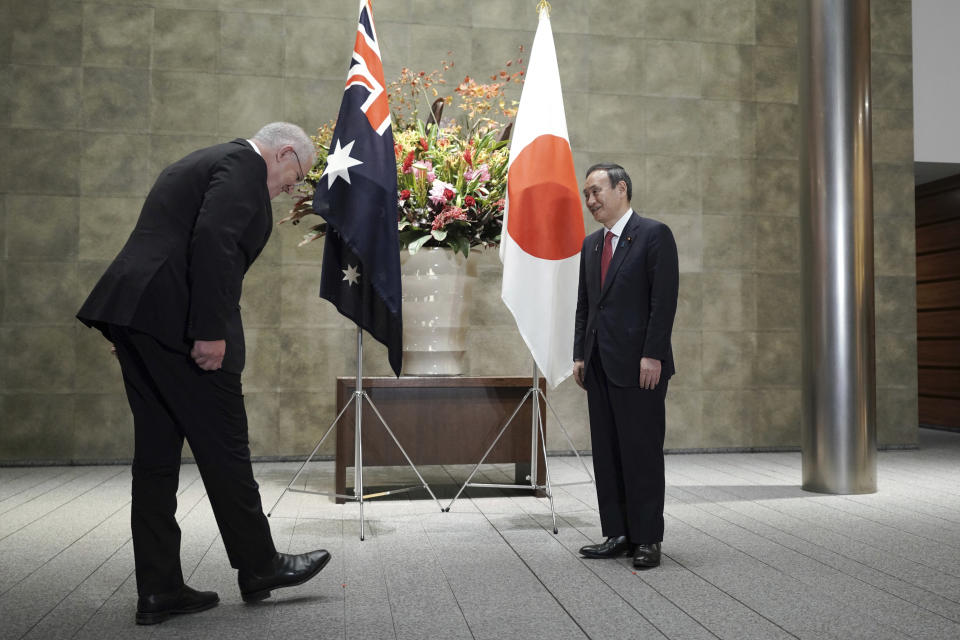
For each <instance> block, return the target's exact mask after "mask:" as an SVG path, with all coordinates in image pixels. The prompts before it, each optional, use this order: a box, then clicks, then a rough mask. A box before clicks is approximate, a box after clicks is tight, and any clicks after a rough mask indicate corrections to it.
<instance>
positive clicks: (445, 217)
mask: <svg viewBox="0 0 960 640" xmlns="http://www.w3.org/2000/svg"><path fill="white" fill-rule="evenodd" d="M466 219H467V214H466V212H464V210H463V209H461V208H460V207H454V206H451V205H447V206H446V207H444V208H443V211H441V212H440V213H438V214H437V217H436V218H434V219H433V229H434V230H436V229H443V228H444V227H445V226H447V223H448V222H450V221H451V220H466Z"/></svg>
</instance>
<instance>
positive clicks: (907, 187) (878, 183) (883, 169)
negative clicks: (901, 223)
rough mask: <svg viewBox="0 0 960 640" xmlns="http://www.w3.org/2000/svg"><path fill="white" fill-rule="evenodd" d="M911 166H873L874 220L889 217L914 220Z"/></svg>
mask: <svg viewBox="0 0 960 640" xmlns="http://www.w3.org/2000/svg"><path fill="white" fill-rule="evenodd" d="M914 183H915V178H914V175H913V164H912V163H910V164H879V163H877V164H874V165H873V216H874V219H879V218H882V217H886V216H890V217H895V218H903V219H905V220H909V221H910V224H911V225H912V224H913V220H914V192H913V189H914Z"/></svg>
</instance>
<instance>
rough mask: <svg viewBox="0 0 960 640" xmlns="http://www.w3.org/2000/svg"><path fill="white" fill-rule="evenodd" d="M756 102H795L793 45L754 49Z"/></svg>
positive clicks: (795, 51)
mask: <svg viewBox="0 0 960 640" xmlns="http://www.w3.org/2000/svg"><path fill="white" fill-rule="evenodd" d="M753 55H754V65H755V72H756V84H755V86H756V91H757V93H756V96H757V101H758V102H783V103H787V104H796V103H797V64H798V62H797V60H798V58H797V50H796V48H795V47H756V48H755V49H754V54H753Z"/></svg>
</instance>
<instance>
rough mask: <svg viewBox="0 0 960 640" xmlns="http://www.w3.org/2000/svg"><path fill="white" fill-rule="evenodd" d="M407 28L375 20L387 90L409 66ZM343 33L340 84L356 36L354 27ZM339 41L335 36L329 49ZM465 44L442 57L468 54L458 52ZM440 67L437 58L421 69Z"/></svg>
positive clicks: (353, 19)
mask: <svg viewBox="0 0 960 640" xmlns="http://www.w3.org/2000/svg"><path fill="white" fill-rule="evenodd" d="M349 22H350V23H352V24H353V25H355V24H356V16H354V17H352V18H351V19H350V20H349ZM409 29H410V25H409V24H408V23H405V22H383V21H378V22H377V37H378V38H379V44H380V53H381V55H382V57H383V77H384V80H385V81H386V83H387V88H388V90H389V87H390V83H392V82H394V81H395V80H396V79H397V78H399V77H400V72H401V70H402V69H403V68H404V67H406V66H409V65H408V63H409V62H410V50H411V46H410V33H409ZM343 35H344V36H348V37H349V41H348V42H346V43H345V45H342V46H341V48H340V50H342V51H343V52H344V53H343V54H340V55H342V56H343V57H342V58H340V64H341V69H342V70H343V73H342V74H341V75H342V76H343V77H342V78H341V84H342V83H343V80H344V79H345V78H346V73H347V67H348V65H349V64H350V56H351V55H352V54H351V52H352V51H353V42H354V38H355V37H356V28H355V27H351V28H350V31H349V33H344V34H343ZM339 42H340V41H339V36H337V39H336V40H334V41H332V42H331V43H330V48H329V50H330V51H333V50H334V49H333V48H332V47H333V45H335V44H336V45H339ZM465 46H466V45H465V44H464V45H461V47H459V48H458V49H457V50H454V52H453V53H452V54H448V55H447V56H446V57H445V58H443V59H446V58H454V59H456V57H463V56H469V53H470V52H469V51H466V52H464V53H463V55H462V56H461V55H460V52H461V51H463V49H464V47H465ZM441 68H442V65H441V59H440V58H438V59H437V60H433V61H431V66H430V68H429V69H426V68H425V69H423V71H431V70H433V69H441ZM418 71H420V69H418ZM459 79H460V78H458V74H456V73H454V74H453V75H452V76H450V77H449V79H448V82H451V83H453V82H455V81H457V80H459Z"/></svg>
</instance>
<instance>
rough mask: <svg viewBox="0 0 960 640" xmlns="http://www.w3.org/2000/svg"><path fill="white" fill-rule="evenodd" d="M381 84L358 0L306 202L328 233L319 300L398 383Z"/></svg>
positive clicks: (390, 184) (374, 42) (367, 5)
mask: <svg viewBox="0 0 960 640" xmlns="http://www.w3.org/2000/svg"><path fill="white" fill-rule="evenodd" d="M383 77H384V76H383V63H382V59H381V56H380V45H379V41H378V39H377V30H376V28H375V27H374V24H373V7H372V4H371V0H360V17H359V19H358V20H357V37H356V39H355V40H354V45H353V55H352V57H351V59H350V69H349V71H348V72H347V82H346V86H345V87H344V90H343V101H342V102H341V103H340V114H339V115H338V116H337V125H336V127H335V128H334V131H333V138H332V139H331V141H330V150H329V155H328V156H327V167H326V169H325V170H324V172H323V175H322V176H321V177H320V181H319V182H318V184H317V188H316V191H315V193H314V196H313V210H314V211H315V212H316V213H318V214H319V215H320V216H322V217H323V218H324V219H325V220H326V221H327V225H328V231H327V237H326V242H325V245H324V250H323V268H322V272H321V275H320V297H322V298H326V299H327V300H329V301H330V302H332V303H333V304H334V305H336V307H337V310H338V311H340V313H342V314H343V315H345V316H346V317H348V318H350V319H351V320H353V321H354V322H355V323H357V324H358V325H359V326H360V327H362V328H363V329H365V330H366V331H367V332H368V333H370V335H372V336H373V337H374V338H376V339H377V340H379V341H380V342H382V343H383V344H384V345H386V347H387V349H388V351H389V360H390V366H391V368H392V369H393V371H394V372H395V373H396V374H397V375H400V367H401V359H402V343H403V337H402V336H403V317H402V315H401V296H400V250H399V246H400V243H399V240H398V238H397V164H396V162H397V161H396V157H395V156H394V151H393V131H392V129H391V127H390V107H389V105H388V104H387V93H386V88H385V87H386V84H385V83H384V80H383Z"/></svg>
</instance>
